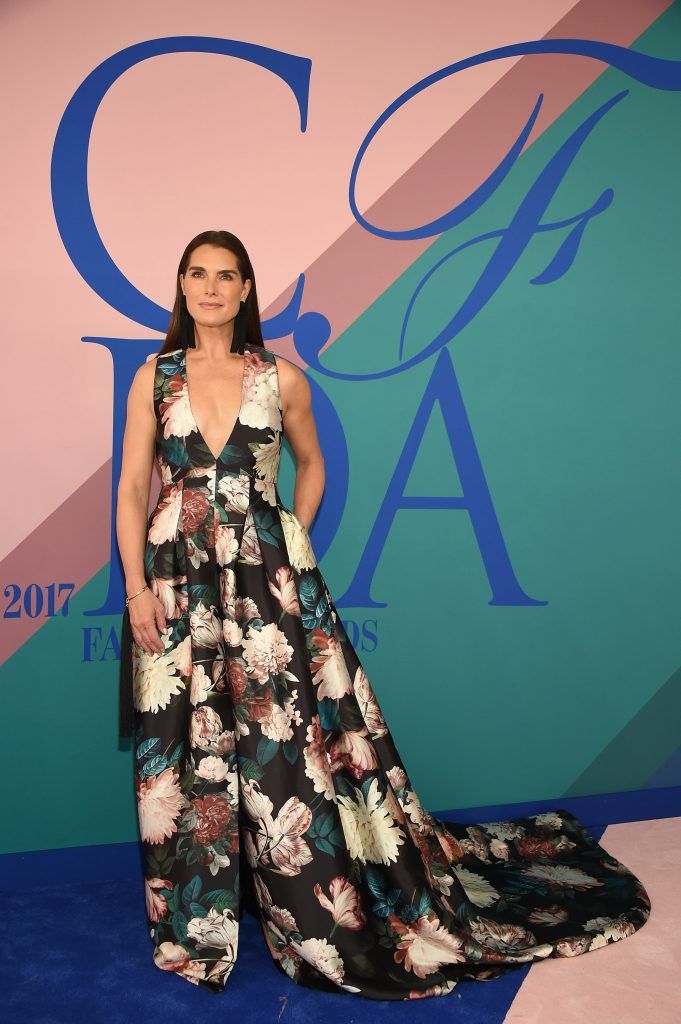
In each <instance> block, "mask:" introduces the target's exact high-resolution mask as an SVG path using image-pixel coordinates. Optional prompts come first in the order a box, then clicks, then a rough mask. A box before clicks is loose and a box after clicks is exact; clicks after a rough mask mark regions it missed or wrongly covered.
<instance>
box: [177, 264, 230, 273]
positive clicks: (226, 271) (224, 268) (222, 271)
mask: <svg viewBox="0 0 681 1024" xmlns="http://www.w3.org/2000/svg"><path fill="white" fill-rule="evenodd" d="M205 269H206V268H205V267H197V266H193V267H187V273H189V271H190V270H205ZM218 273H219V274H222V273H225V274H238V273H239V271H238V270H237V269H236V267H223V268H222V270H219V271H218Z"/></svg>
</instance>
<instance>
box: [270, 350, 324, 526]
mask: <svg viewBox="0 0 681 1024" xmlns="http://www.w3.org/2000/svg"><path fill="white" fill-rule="evenodd" d="M275 358H276V360H277V368H278V370H279V392H280V398H281V408H282V416H283V420H284V432H285V434H286V438H287V440H288V442H289V444H290V445H291V448H292V449H293V454H294V456H295V460H296V482H295V489H294V496H293V511H294V514H295V515H296V516H297V518H298V519H299V520H300V522H301V523H302V524H303V526H306V527H309V526H310V524H311V523H312V520H313V519H314V517H315V515H316V513H317V509H318V508H319V504H320V502H321V500H322V496H323V494H324V483H325V479H326V475H325V468H324V457H323V455H322V452H321V449H320V447H319V440H318V439H317V426H316V424H315V421H314V416H313V413H312V392H311V391H310V385H309V383H308V380H307V377H306V376H305V374H304V373H303V371H302V370H300V369H299V368H298V367H297V366H295V365H294V364H293V363H289V362H287V361H286V360H285V359H280V358H279V357H278V356H275Z"/></svg>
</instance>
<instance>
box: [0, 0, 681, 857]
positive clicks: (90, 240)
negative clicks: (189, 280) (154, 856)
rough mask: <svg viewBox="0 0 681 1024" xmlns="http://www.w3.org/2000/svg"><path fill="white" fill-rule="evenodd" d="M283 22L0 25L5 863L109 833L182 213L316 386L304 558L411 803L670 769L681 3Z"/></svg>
mask: <svg viewBox="0 0 681 1024" xmlns="http://www.w3.org/2000/svg"><path fill="white" fill-rule="evenodd" d="M294 8H295V11H294V10H293V9H292V8H291V7H290V6H287V7H286V8H282V7H281V5H280V4H276V3H273V2H263V3H256V4H251V5H248V7H246V8H242V9H240V10H233V9H231V8H229V9H227V8H225V7H224V5H223V4H220V3H218V2H208V3H206V4H204V5H202V7H201V10H200V11H192V12H191V13H187V10H186V6H185V5H183V4H180V3H177V2H170V3H169V2H165V3H163V4H161V3H148V4H145V5H144V6H143V7H142V8H140V6H139V5H138V4H133V3H132V2H129V0H120V2H119V3H118V4H117V5H116V7H115V9H102V10H97V11H96V12H95V11H93V9H92V8H91V7H90V6H88V5H86V4H85V3H81V2H79V0H69V2H67V3H63V4H60V5H57V6H56V7H54V6H51V5H46V4H40V3H37V2H29V3H23V4H21V5H19V4H6V5H4V6H3V8H2V11H1V12H0V24H1V25H2V29H3V31H2V40H3V43H2V47H3V51H4V52H3V61H2V65H1V67H0V75H1V76H2V79H3V80H4V81H3V85H4V94H5V95H6V96H9V97H11V102H10V103H8V104H7V105H6V106H5V107H4V109H3V119H4V121H5V138H8V139H10V141H11V145H10V146H8V148H7V150H6V159H5V162H4V166H3V171H2V174H3V177H4V179H5V180H4V183H3V184H4V187H3V196H4V200H5V202H4V221H5V225H6V230H5V238H6V245H5V246H4V250H3V264H4V266H3V279H4V286H5V289H4V290H5V316H4V320H5V345H4V348H3V351H4V354H5V358H6V360H7V363H6V365H5V368H4V373H5V380H6V387H5V388H4V389H3V394H4V400H3V403H2V405H1V407H0V408H1V409H2V415H3V420H4V424H3V439H4V446H3V447H4V476H5V484H6V488H5V501H4V502H3V510H4V529H3V533H2V539H1V543H2V545H3V552H2V566H3V577H4V589H3V595H4V608H3V630H2V656H3V679H2V690H1V694H2V698H1V699H2V715H3V720H4V723H5V730H4V735H5V748H6V754H7V758H6V765H7V768H8V769H9V776H8V778H9V780H10V781H9V784H8V785H7V786H6V788H5V801H6V814H5V821H6V823H7V825H6V828H5V829H3V832H2V850H3V852H14V851H24V850H36V849H51V848H59V847H70V846H79V845H85V844H98V843H109V842H123V841H127V840H132V839H134V838H135V837H136V835H137V831H136V830H137V825H136V818H135V800H134V790H133V785H132V772H131V764H130V758H131V751H130V744H129V742H128V741H119V740H118V737H117V685H118V665H119V661H118V659H119V657H120V646H119V630H120V618H121V612H122V607H123V580H122V576H121V569H120V562H119V558H118V553H117V549H116V545H115V534H114V514H115V509H114V502H115V495H116V486H117V479H118V470H119V460H120V444H121V440H122V431H123V427H124V417H125V399H126V396H127V390H128V387H129V383H130V380H131V378H132V375H133V373H134V371H135V369H136V367H137V366H138V365H139V364H140V363H141V362H142V361H143V360H144V359H145V358H147V357H148V356H150V355H152V354H154V353H155V352H157V351H158V349H159V348H160V346H161V343H162V339H163V333H164V330H165V327H166V325H167V321H168V316H169V308H170V305H171V302H172V297H173V292H174V277H175V273H176V268H177V263H178V260H179V257H180V254H181V252H182V249H183V248H184V246H185V244H186V242H187V241H188V240H189V239H190V238H191V237H193V235H194V234H196V233H197V232H199V231H201V230H204V229H206V228H226V229H228V230H231V231H234V232H235V233H236V234H237V235H239V236H240V237H241V238H242V239H243V240H244V242H245V244H246V246H247V248H248V249H249V251H250V254H251V257H252V259H253V262H254V266H255V269H256V275H257V283H258V290H259V293H260V297H261V306H262V315H263V323H264V331H265V336H266V344H267V346H268V347H269V348H271V349H272V350H273V351H275V352H276V353H277V354H278V355H282V356H283V357H285V358H288V359H291V360H292V361H294V362H296V363H297V364H298V365H299V366H301V367H303V368H304V369H306V372H307V373H308V377H309V380H310V383H311V386H312V390H313V395H314V410H315V415H316V418H317V423H318V427H319V434H320V440H321V444H322V448H323V451H324V455H325V460H326V468H327V489H326V492H325V495H324V499H323V502H322V505H321V508H320V511H319V514H318V516H317V520H316V522H315V525H314V528H313V530H312V541H313V545H314V547H315V551H316V553H317V557H318V559H319V561H320V563H321V567H322V571H323V573H324V575H325V578H326V579H327V581H328V583H329V586H330V589H331V593H332V596H333V597H334V600H335V602H336V604H337V605H338V608H339V610H340V611H341V613H342V617H343V620H344V623H345V625H346V628H347V629H348V631H349V633H350V637H351V639H352V640H353V642H354V643H355V646H356V648H357V651H358V654H359V656H360V659H361V660H362V663H363V665H364V667H365V668H366V671H367V674H368V676H369V678H370V680H371V683H372V685H373V687H374V689H375V690H376V693H377V696H378V699H379V701H380V703H381V707H382V709H383V711H384V712H385V714H386V717H387V719H388V722H389V724H390V728H391V731H392V733H393V736H394V738H395V740H396V743H397V745H398V748H399V750H400V753H401V755H402V756H403V758H404V760H405V763H406V764H407V766H408V769H409V771H410V774H411V776H412V779H413V781H414V784H415V786H416V788H417V790H418V792H419V795H420V797H421V799H422V800H423V801H424V803H425V804H426V806H428V807H429V808H431V809H444V808H448V809H451V808H457V807H460V808H463V807H468V806H473V805H482V804H485V803H489V804H491V803H501V802H504V801H509V802H510V801H515V800H522V799H528V800H532V799H541V798H554V797H558V796H562V795H577V794H589V793H600V792H606V791H609V792H612V791H621V790H636V789H645V788H647V787H653V786H666V785H670V786H671V785H674V784H678V783H679V782H680V781H681V737H680V736H679V728H678V722H679V721H680V720H681V707H680V704H681V696H680V694H681V687H680V686H679V682H680V675H681V670H680V668H679V666H680V665H681V644H680V641H679V628H678V616H679V596H678V595H679V583H680V576H681V573H680V566H681V558H680V555H679V551H680V550H681V536H680V528H679V514H678V508H679V499H680V497H681V495H680V493H679V492H680V490H681V488H680V484H681V462H680V460H679V458H678V437H679V427H680V425H681V424H680V422H679V420H680V413H679V409H680V404H679V400H678V385H679V380H680V376H679V375H680V371H681V346H680V345H679V331H678V323H679V312H680V309H681V306H680V300H679V289H678V271H679V258H678V239H679V237H681V206H680V205H679V202H678V169H679V163H680V158H681V138H680V136H679V132H678V123H679V116H680V114H681V5H680V4H679V3H673V4H670V3H668V2H652V0H649V2H644V3H642V2H622V0H617V2H615V0H590V2H585V3H573V2H569V0H564V2H558V0H551V2H546V3H543V4H531V3H525V4H523V3H520V4H514V5H512V9H509V7H508V5H507V4H505V3H502V2H501V0H487V2H484V3H482V4H477V5H475V6H474V7H471V5H469V4H468V3H464V2H461V3H451V2H449V0H448V2H444V0H439V2H437V3H432V4H430V5H428V8H429V10H428V12H427V16H425V17H423V18H420V19H418V20H417V21H415V19H414V12H413V8H412V5H408V4H406V3H405V4H400V3H398V4H395V3H387V2H385V0H378V2H375V3H373V4H371V5H366V4H362V5H360V4H357V3H350V4H346V5H344V7H343V9H342V11H341V10H332V9H331V8H329V10H328V11H324V12H322V13H320V9H319V5H316V4H313V3H311V2H305V3H297V4H295V5H294ZM293 13H295V20H294V19H293V18H292V14H293ZM8 156H9V157H10V159H7V157H8ZM282 472H283V475H282V479H281V491H282V495H283V496H284V500H286V501H289V503H290V496H291V495H292V485H293V461H292V459H291V457H290V453H289V452H285V454H284V466H283V471H282ZM10 481H11V482H10ZM157 487H158V481H157V480H156V481H155V486H154V488H153V489H152V495H151V503H154V501H155V492H156V490H157ZM471 766H472V767H471ZM7 812H8V813H7Z"/></svg>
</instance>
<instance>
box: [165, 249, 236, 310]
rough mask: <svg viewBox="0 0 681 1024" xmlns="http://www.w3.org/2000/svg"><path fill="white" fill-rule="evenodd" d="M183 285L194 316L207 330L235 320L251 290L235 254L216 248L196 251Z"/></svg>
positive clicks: (189, 308) (182, 281) (190, 260)
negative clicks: (244, 279)
mask: <svg viewBox="0 0 681 1024" xmlns="http://www.w3.org/2000/svg"><path fill="white" fill-rule="evenodd" d="M180 284H181V286H182V290H183V292H184V294H185V296H186V298H187V309H188V310H189V314H190V316H193V317H194V320H195V321H196V323H197V324H201V325H202V326H205V327H220V326H222V325H223V324H226V323H229V321H230V320H233V319H234V317H235V316H236V315H237V313H238V312H239V306H240V305H241V300H242V299H245V298H246V296H247V295H248V293H249V291H250V288H251V282H250V281H249V280H248V279H247V280H246V281H243V280H242V279H241V274H240V273H239V268H238V266H237V262H236V256H235V255H234V253H233V252H230V251H229V249H222V248H218V247H216V246H214V245H199V246H198V247H197V248H196V249H194V251H193V252H192V254H191V256H190V257H189V262H188V264H187V271H186V273H185V274H180Z"/></svg>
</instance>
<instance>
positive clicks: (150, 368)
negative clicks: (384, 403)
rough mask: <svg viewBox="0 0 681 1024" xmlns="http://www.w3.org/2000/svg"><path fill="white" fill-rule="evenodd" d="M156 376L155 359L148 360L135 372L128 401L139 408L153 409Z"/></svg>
mask: <svg viewBox="0 0 681 1024" xmlns="http://www.w3.org/2000/svg"><path fill="white" fill-rule="evenodd" d="M155 376H156V358H154V359H148V360H147V361H146V362H144V363H142V365H141V366H139V367H138V368H137V370H136V371H135V376H134V377H133V379H132V384H131V386H130V395H129V398H130V401H131V402H135V403H136V404H139V405H141V406H144V405H146V406H149V407H150V408H152V409H153V407H154V378H155Z"/></svg>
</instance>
